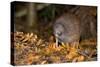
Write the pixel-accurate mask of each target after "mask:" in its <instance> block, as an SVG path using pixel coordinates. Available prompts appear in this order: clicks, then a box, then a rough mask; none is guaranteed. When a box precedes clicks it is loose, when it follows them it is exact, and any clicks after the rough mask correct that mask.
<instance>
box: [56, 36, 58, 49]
mask: <svg viewBox="0 0 100 67" xmlns="http://www.w3.org/2000/svg"><path fill="white" fill-rule="evenodd" d="M56 47H58V37H56Z"/></svg>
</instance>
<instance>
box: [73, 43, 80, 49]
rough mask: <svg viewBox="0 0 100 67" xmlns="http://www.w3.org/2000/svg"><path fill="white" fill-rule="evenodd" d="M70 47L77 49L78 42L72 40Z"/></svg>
mask: <svg viewBox="0 0 100 67" xmlns="http://www.w3.org/2000/svg"><path fill="white" fill-rule="evenodd" d="M71 45H72V47H74V48H76V49H78V48H79V42H73V43H71Z"/></svg>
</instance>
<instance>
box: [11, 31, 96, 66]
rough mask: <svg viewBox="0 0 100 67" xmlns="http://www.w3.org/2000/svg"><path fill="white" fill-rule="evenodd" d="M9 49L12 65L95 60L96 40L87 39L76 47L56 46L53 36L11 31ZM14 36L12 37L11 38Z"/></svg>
mask: <svg viewBox="0 0 100 67" xmlns="http://www.w3.org/2000/svg"><path fill="white" fill-rule="evenodd" d="M11 35H12V42H11V43H12V45H11V49H12V50H14V51H12V52H13V53H12V56H13V57H14V60H13V61H12V62H13V63H14V65H27V64H51V63H67V62H82V61H96V60H97V40H96V39H92V38H90V39H87V40H83V41H81V42H80V43H79V46H78V48H76V47H74V46H70V45H69V44H64V43H62V44H61V45H59V46H58V47H56V46H55V45H56V42H55V37H54V36H52V35H51V36H50V37H49V41H45V40H43V39H42V38H39V37H38V36H37V35H36V34H34V33H23V32H15V33H12V34H11ZM13 38H14V39H13Z"/></svg>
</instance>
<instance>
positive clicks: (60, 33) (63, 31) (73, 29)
mask: <svg viewBox="0 0 100 67" xmlns="http://www.w3.org/2000/svg"><path fill="white" fill-rule="evenodd" d="M53 30H54V35H55V37H56V39H57V40H58V42H63V43H72V42H77V41H79V39H80V21H79V19H78V18H77V16H75V15H73V14H64V15H62V16H61V17H59V18H58V19H56V21H55V23H54V26H53Z"/></svg>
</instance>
